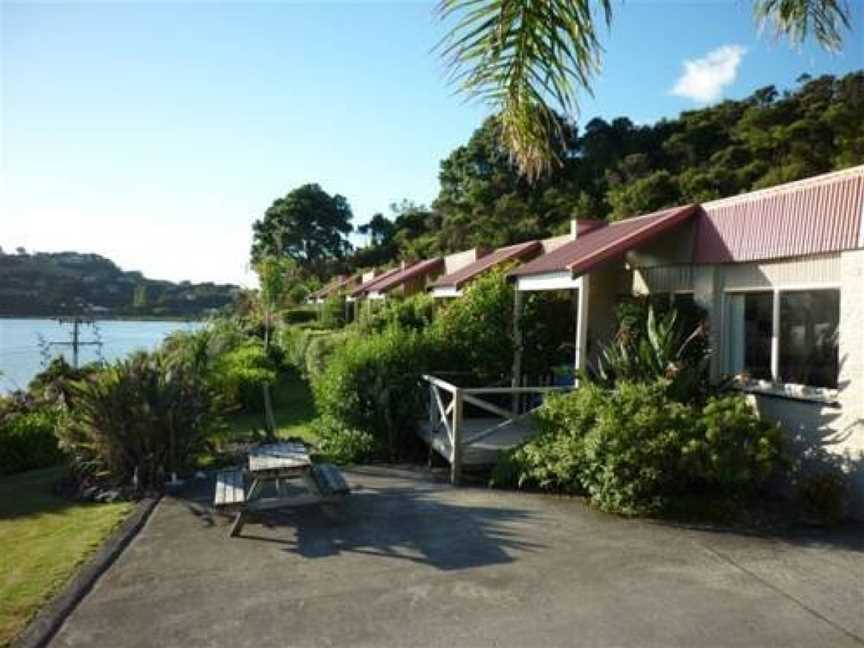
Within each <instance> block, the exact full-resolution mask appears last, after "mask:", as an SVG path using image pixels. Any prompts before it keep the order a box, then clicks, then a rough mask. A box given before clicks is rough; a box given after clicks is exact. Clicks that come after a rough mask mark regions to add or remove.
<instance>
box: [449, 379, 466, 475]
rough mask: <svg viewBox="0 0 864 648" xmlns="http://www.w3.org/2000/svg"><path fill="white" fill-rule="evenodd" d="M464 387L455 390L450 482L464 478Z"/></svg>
mask: <svg viewBox="0 0 864 648" xmlns="http://www.w3.org/2000/svg"><path fill="white" fill-rule="evenodd" d="M462 397H463V394H462V389H461V388H458V387H457V388H456V391H454V392H453V438H452V439H451V440H450V441H451V443H452V448H451V452H450V483H451V484H453V485H454V486H456V485H458V484H459V480H460V479H461V478H462Z"/></svg>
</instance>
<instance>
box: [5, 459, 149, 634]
mask: <svg viewBox="0 0 864 648" xmlns="http://www.w3.org/2000/svg"><path fill="white" fill-rule="evenodd" d="M61 473H62V468H49V469H45V470H32V471H29V472H24V473H20V474H18V475H13V476H12V477H5V478H3V479H0V646H6V645H8V644H9V643H10V642H11V641H12V640H13V639H14V638H15V636H16V635H18V634H19V633H20V632H21V631H22V630H23V629H24V627H25V626H26V625H27V623H28V621H29V620H30V619H31V618H32V617H33V616H34V615H35V614H36V612H37V611H38V610H39V608H40V607H41V606H42V605H44V604H45V602H46V601H47V600H48V599H49V598H50V597H51V596H52V595H53V594H55V593H56V592H57V591H58V590H59V589H61V588H62V587H63V585H64V584H65V583H66V582H67V581H68V580H69V578H70V576H71V575H72V574H73V573H74V572H75V571H76V569H77V568H78V566H79V565H80V564H81V563H83V562H84V561H85V560H86V559H87V558H88V557H89V556H90V555H91V554H92V553H93V552H94V551H95V550H96V549H97V548H98V547H99V545H101V544H102V542H103V541H104V540H105V538H106V537H107V536H108V535H109V534H110V533H111V532H112V531H113V530H114V529H115V528H116V527H117V525H118V524H119V523H120V522H121V521H122V520H124V519H125V518H126V516H127V515H128V514H129V513H130V512H131V511H132V508H133V505H132V504H129V503H120V504H78V503H73V502H71V501H69V500H66V499H63V498H61V497H58V496H56V495H54V494H53V493H52V492H51V486H52V484H53V483H54V481H56V479H57V478H58V477H59V476H60V474H61Z"/></svg>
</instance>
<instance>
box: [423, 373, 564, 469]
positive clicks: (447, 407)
mask: <svg viewBox="0 0 864 648" xmlns="http://www.w3.org/2000/svg"><path fill="white" fill-rule="evenodd" d="M422 378H423V380H424V381H425V382H426V383H428V385H429V406H428V409H429V432H430V434H431V435H433V436H434V435H436V434H446V435H447V439H448V441H449V444H448V445H449V448H450V456H449V457H447V459H448V461H449V462H450V482H451V483H453V484H457V483H459V480H460V478H461V474H462V455H463V451H464V449H465V447H467V446H470V445H471V444H474V443H477V442H478V441H481V440H482V439H485V438H487V437H489V436H492V435H493V434H495V433H496V432H498V431H499V430H501V429H502V428H504V427H505V426H508V425H512V424H514V423H516V422H518V421H519V420H521V419H524V418H527V417H529V416H531V415H532V414H533V413H534V411H535V410H536V407H530V406H529V407H523V397H524V396H527V395H532V394H548V393H550V392H562V391H570V390H572V389H573V388H574V386H573V385H540V386H519V387H517V386H513V387H459V386H458V385H454V384H452V383H449V382H447V381H446V380H443V379H441V378H438V377H436V376H431V375H423V377H422ZM480 395H489V396H492V395H497V396H502V395H509V396H511V401H512V407H511V408H510V409H505V408H504V407H500V406H498V405H496V404H494V403H490V402H489V401H488V400H485V399H482V398H480ZM465 403H469V404H471V405H473V406H474V407H477V408H478V409H481V410H483V411H484V412H488V413H490V414H492V415H494V416H495V417H497V418H500V419H501V421H500V422H496V423H494V424H492V425H490V426H488V427H485V428H483V429H481V430H477V431H474V432H473V433H472V434H470V436H466V435H465V416H464V409H465Z"/></svg>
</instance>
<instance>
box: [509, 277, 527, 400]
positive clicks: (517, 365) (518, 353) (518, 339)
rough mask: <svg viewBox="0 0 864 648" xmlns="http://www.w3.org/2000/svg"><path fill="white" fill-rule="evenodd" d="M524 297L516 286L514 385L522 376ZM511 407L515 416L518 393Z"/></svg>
mask: <svg viewBox="0 0 864 648" xmlns="http://www.w3.org/2000/svg"><path fill="white" fill-rule="evenodd" d="M523 297H524V295H523V294H522V292H521V291H520V290H519V287H518V286H516V290H515V292H514V297H513V345H514V348H513V376H512V378H511V380H510V384H511V385H512V386H513V387H518V386H519V380H520V378H521V376H522V326H521V323H520V320H521V319H522V302H523ZM511 409H512V410H513V415H514V416H515V415H516V414H518V413H519V395H518V394H513V401H512V404H511Z"/></svg>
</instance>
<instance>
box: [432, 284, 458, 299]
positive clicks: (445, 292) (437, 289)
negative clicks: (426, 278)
mask: <svg viewBox="0 0 864 648" xmlns="http://www.w3.org/2000/svg"><path fill="white" fill-rule="evenodd" d="M432 296H433V297H461V296H462V291H461V290H459V289H458V288H457V287H456V286H433V287H432Z"/></svg>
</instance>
